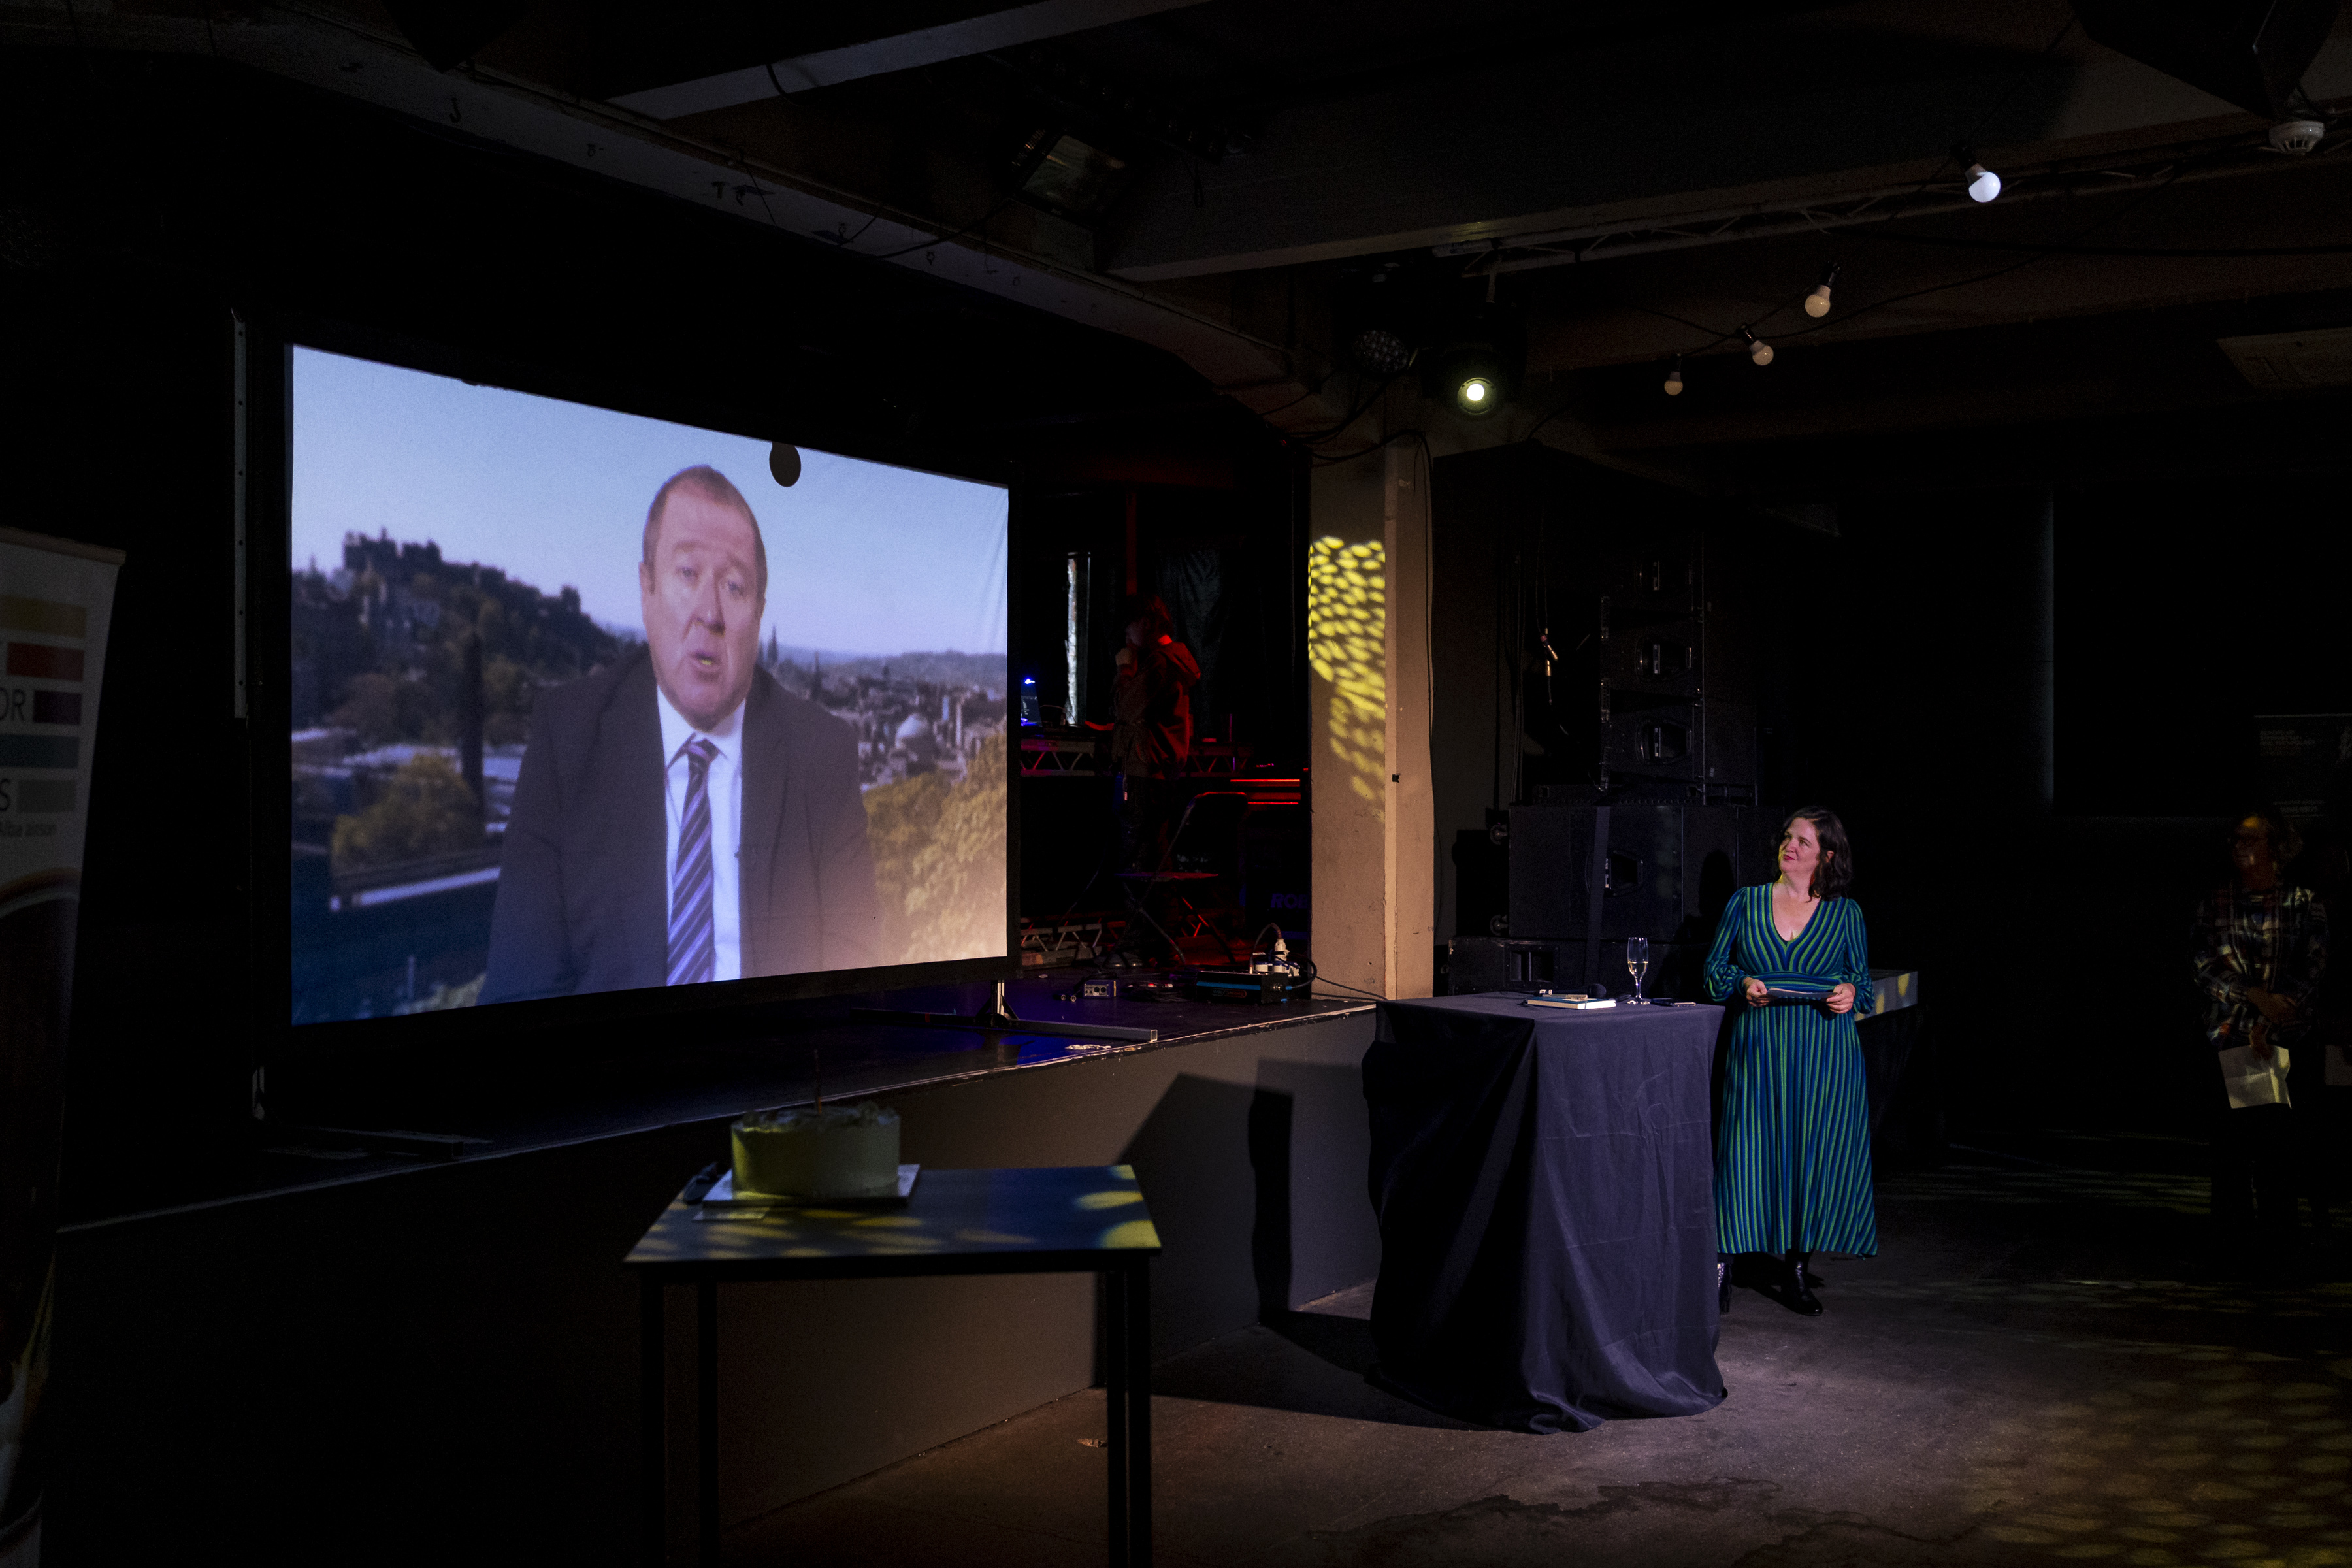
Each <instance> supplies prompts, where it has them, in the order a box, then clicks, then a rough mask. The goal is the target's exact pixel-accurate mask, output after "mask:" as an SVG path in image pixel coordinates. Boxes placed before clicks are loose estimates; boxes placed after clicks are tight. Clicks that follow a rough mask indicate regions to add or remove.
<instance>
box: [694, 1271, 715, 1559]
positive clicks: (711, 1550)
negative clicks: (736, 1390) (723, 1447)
mask: <svg viewBox="0 0 2352 1568" xmlns="http://www.w3.org/2000/svg"><path fill="white" fill-rule="evenodd" d="M694 1325H695V1334H694V1384H695V1399H694V1421H695V1438H696V1442H695V1461H696V1464H697V1466H698V1469H699V1472H700V1473H699V1474H698V1477H697V1478H696V1480H697V1489H698V1494H699V1495H698V1498H697V1508H696V1510H695V1511H696V1514H697V1519H698V1527H697V1530H696V1535H697V1538H698V1546H699V1554H700V1558H701V1561H702V1563H703V1564H704V1568H719V1286H718V1284H717V1283H716V1282H715V1281H712V1280H709V1279H702V1280H698V1281H697V1282H696V1284H695V1287H694Z"/></svg>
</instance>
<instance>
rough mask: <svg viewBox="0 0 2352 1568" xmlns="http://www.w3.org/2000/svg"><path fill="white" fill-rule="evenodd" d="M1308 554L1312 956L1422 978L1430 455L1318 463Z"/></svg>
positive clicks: (1346, 982) (1364, 979) (1347, 983)
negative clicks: (1312, 885)
mask: <svg viewBox="0 0 2352 1568" xmlns="http://www.w3.org/2000/svg"><path fill="white" fill-rule="evenodd" d="M1310 507H1311V521H1312V527H1311V528H1310V530H1309V535H1310V539H1309V542H1308V545H1307V668H1308V674H1307V692H1308V700H1307V721H1308V725H1309V739H1310V742H1311V756H1312V760H1313V769H1312V773H1311V775H1310V776H1311V778H1312V780H1313V784H1312V794H1311V795H1310V799H1311V802H1312V806H1313V812H1314V848H1313V864H1314V889H1313V898H1314V925H1313V931H1314V937H1313V945H1312V952H1313V956H1314V959H1315V966H1316V969H1317V971H1318V973H1319V975H1320V977H1321V979H1322V980H1323V981H1324V982H1327V983H1336V984H1319V985H1318V988H1317V989H1318V991H1319V992H1321V993H1323V994H1329V995H1344V994H1350V992H1349V991H1343V990H1341V989H1339V988H1340V987H1349V988H1352V991H1353V992H1356V993H1370V994H1373V995H1377V996H1384V997H1402V996H1426V995H1428V994H1430V993H1431V990H1432V987H1433V982H1434V956H1435V952H1436V947H1435V943H1436V925H1437V847H1436V834H1437V828H1436V812H1435V809H1434V805H1433V792H1432V790H1431V787H1430V768H1429V724H1430V706H1429V700H1430V667H1429V619H1428V616H1429V603H1430V599H1429V585H1430V584H1429V544H1430V536H1429V463H1428V459H1427V457H1426V454H1425V452H1424V449H1423V447H1421V446H1420V444H1419V443H1417V442H1413V441H1398V442H1395V443H1392V444H1391V445H1389V446H1387V447H1382V448H1381V449H1380V450H1379V451H1376V452H1372V453H1370V454H1367V455H1365V456H1363V457H1360V458H1353V459H1350V460H1349V461H1346V462H1340V463H1334V464H1331V465H1329V466H1328V467H1326V468H1318V469H1317V470H1316V473H1315V479H1314V489H1313V491H1312V495H1311V499H1310Z"/></svg>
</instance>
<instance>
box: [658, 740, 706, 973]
mask: <svg viewBox="0 0 2352 1568" xmlns="http://www.w3.org/2000/svg"><path fill="white" fill-rule="evenodd" d="M678 751H679V752H681V753H682V754H683V755H684V756H685V758H686V810H685V811H684V812H683V813H681V814H680V821H679V823H678V829H677V869H676V870H675V871H672V872H671V873H670V881H669V982H668V983H669V984H672V985H691V984H695V983H696V982H698V981H703V980H708V979H709V978H710V977H711V975H712V974H713V973H716V971H717V968H718V963H719V950H718V947H717V945H716V942H715V935H716V932H715V930H714V928H713V926H712V924H711V915H710V885H711V870H710V788H709V785H710V763H711V759H712V758H714V757H716V756H718V755H719V748H718V747H716V746H714V745H712V744H711V743H710V742H709V741H707V740H705V739H703V738H702V737H701V736H700V735H697V736H695V737H694V738H693V739H692V740H690V741H688V742H687V743H686V744H685V745H683V746H680V747H679V748H678Z"/></svg>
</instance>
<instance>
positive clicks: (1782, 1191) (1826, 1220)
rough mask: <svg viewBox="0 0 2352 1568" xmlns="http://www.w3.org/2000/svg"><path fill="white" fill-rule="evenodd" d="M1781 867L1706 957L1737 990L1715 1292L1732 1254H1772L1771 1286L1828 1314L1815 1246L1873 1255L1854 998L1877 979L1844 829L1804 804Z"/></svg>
mask: <svg viewBox="0 0 2352 1568" xmlns="http://www.w3.org/2000/svg"><path fill="white" fill-rule="evenodd" d="M1852 881H1853V852H1852V851H1851V850H1850V849H1849V848H1848V847H1847V846H1846V837H1845V827H1844V825H1843V824H1842V823H1840V822H1839V821H1838V819H1837V816H1836V814H1835V813H1833V812H1829V811H1824V810H1822V809H1821V808H1819V807H1817V806H1807V807H1805V808H1804V809H1802V810H1801V811H1799V812H1797V813H1796V814H1794V815H1793V816H1790V818H1789V820H1788V821H1787V822H1785V823H1783V824H1782V825H1781V827H1780V879H1778V880H1777V881H1774V882H1773V883H1772V884H1771V885H1770V886H1769V887H1762V888H1742V889H1740V890H1739V891H1738V893H1737V894H1735V895H1733V897H1732V900H1731V903H1730V904H1729V906H1728V907H1727V908H1726V909H1725V910H1724V911H1723V921H1722V923H1721V924H1720V925H1718V926H1717V927H1716V930H1715V947H1714V949H1713V951H1711V952H1708V954H1707V956H1706V989H1707V994H1708V995H1710V996H1712V997H1713V998H1714V999H1715V1000H1716V1001H1717V1002H1721V1001H1725V1000H1727V998H1729V997H1730V996H1731V994H1733V993H1734V992H1738V994H1739V997H1740V1001H1739V1004H1738V1005H1739V1014H1738V1017H1737V1018H1736V1019H1734V1021H1733V1023H1732V1026H1731V1046H1730V1055H1729V1058H1728V1060H1727V1066H1726V1072H1725V1082H1724V1089H1723V1123H1722V1127H1721V1130H1720V1131H1718V1132H1717V1138H1716V1151H1715V1228H1716V1246H1717V1248H1719V1249H1720V1251H1719V1258H1718V1261H1717V1265H1716V1274H1717V1288H1718V1290H1719V1298H1718V1299H1719V1300H1720V1301H1721V1302H1722V1303H1723V1304H1724V1305H1728V1304H1729V1302H1730V1296H1731V1289H1730V1285H1731V1277H1730V1260H1731V1258H1733V1256H1734V1255H1737V1254H1740V1253H1763V1254H1766V1255H1768V1256H1769V1258H1772V1259H1773V1260H1774V1267H1775V1269H1776V1272H1778V1274H1779V1289H1777V1290H1775V1291H1773V1292H1772V1294H1773V1295H1774V1296H1775V1297H1776V1298H1777V1299H1778V1300H1780V1303H1781V1305H1783V1306H1785V1307H1788V1308H1789V1309H1790V1310H1792V1311H1798V1312H1802V1313H1803V1314H1805V1315H1806V1316H1807V1317H1812V1316H1814V1315H1816V1314H1817V1313H1819V1312H1820V1311H1821V1310H1822V1303H1821V1298H1819V1297H1818V1296H1815V1295H1814V1294H1813V1289H1812V1281H1811V1280H1810V1279H1807V1278H1806V1271H1807V1268H1809V1266H1810V1264H1811V1258H1812V1254H1813V1253H1815V1252H1817V1251H1824V1252H1847V1253H1858V1254H1862V1255H1864V1256H1868V1255H1872V1254H1874V1253H1876V1252H1877V1251H1878V1216H1877V1213H1876V1210H1875V1208H1874V1205H1873V1204H1872V1201H1871V1191H1870V1099H1869V1094H1868V1091H1867V1089H1866V1088H1865V1086H1864V1079H1863V1070H1862V1042H1861V1040H1860V1039H1859V1038H1858V1037H1856V1036H1855V1034H1854V1027H1853V1025H1854V1003H1855V999H1856V998H1857V997H1858V996H1859V995H1860V994H1862V988H1863V987H1864V986H1865V985H1867V984H1870V954H1869V945H1868V942H1867V939H1866V937H1865V934H1864V931H1863V924H1862V910H1861V909H1860V908H1859V907H1858V906H1856V905H1855V903H1854V901H1853V900H1852V899H1849V898H1846V897H1844V896H1843V895H1844V892H1845V889H1846V888H1847V886H1848V885H1849V884H1851V883H1852Z"/></svg>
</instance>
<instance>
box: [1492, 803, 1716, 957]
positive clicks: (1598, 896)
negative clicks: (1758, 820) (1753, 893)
mask: <svg viewBox="0 0 2352 1568" xmlns="http://www.w3.org/2000/svg"><path fill="white" fill-rule="evenodd" d="M1753 815H1754V814H1753V812H1752V811H1751V810H1750V809H1749V808H1748V807H1745V806H1729V805H1717V806H1694V805H1677V804H1674V803H1671V802H1664V801H1620V802H1617V803H1615V804H1612V805H1515V806H1513V807H1512V808H1511V811H1510V816H1509V819H1508V820H1509V839H1508V849H1509V855H1510V905H1509V908H1510V916H1509V924H1508V926H1507V931H1506V934H1507V936H1508V937H1509V938H1510V939H1511V940H1512V941H1514V942H1547V941H1554V942H1570V941H1578V942H1580V941H1585V940H1588V939H1592V940H1599V941H1601V942H1622V941H1623V940H1624V939H1625V938H1626V937H1629V936H1643V937H1648V938H1650V939H1651V940H1652V941H1653V942H1706V940H1708V939H1709V938H1710V937H1711V936H1712V935H1713V934H1714V930H1715V921H1716V920H1717V918H1718V917H1719V916H1720V915H1721V913H1722V911H1723V906H1724V905H1725V904H1726V903H1727V902H1728V901H1729V900H1730V898H1731V894H1732V891H1733V890H1734V889H1737V888H1738V886H1739V884H1740V881H1741V873H1742V870H1743V866H1742V863H1741V859H1742V852H1743V848H1744V847H1746V846H1747V843H1748V839H1749V838H1751V837H1753V836H1754V832H1755V831H1756V830H1755V828H1754V826H1753V825H1752V824H1751V822H1750V820H1749V819H1750V817H1751V816H1753ZM1596 868H1597V870H1598V875H1597V877H1596V874H1595V873H1596Z"/></svg>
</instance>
